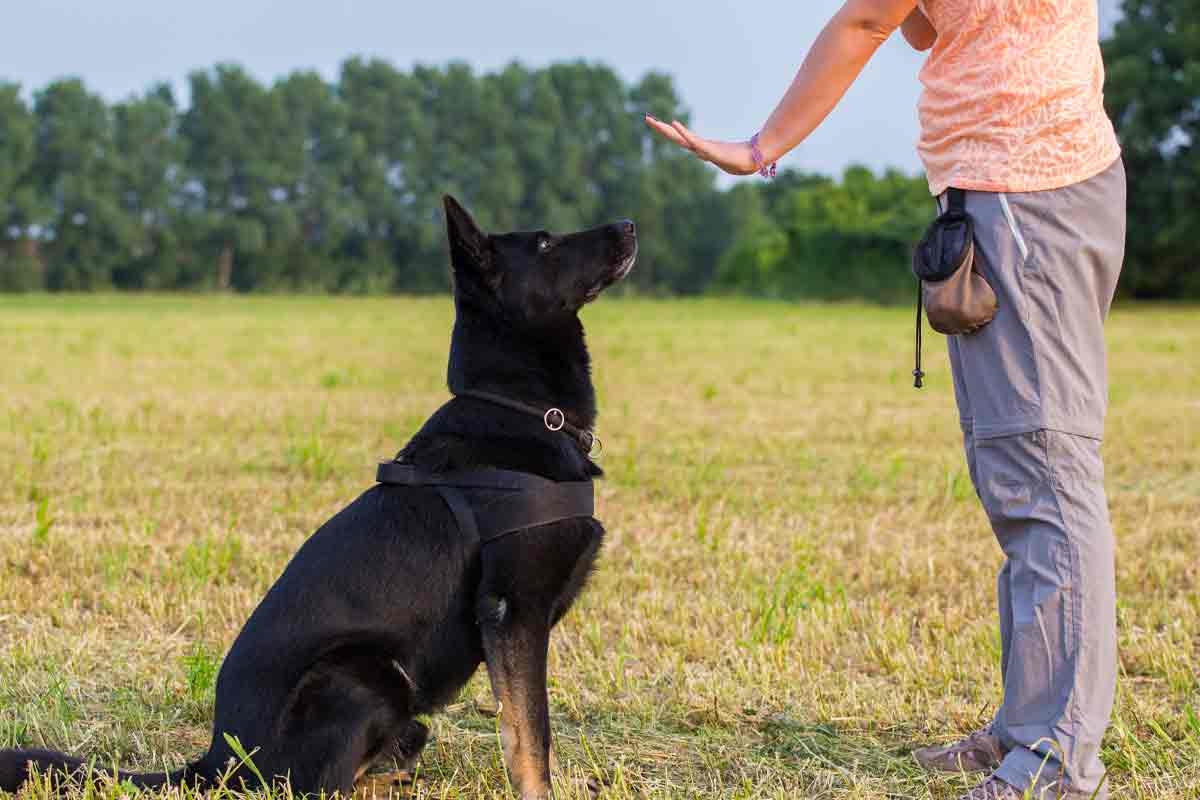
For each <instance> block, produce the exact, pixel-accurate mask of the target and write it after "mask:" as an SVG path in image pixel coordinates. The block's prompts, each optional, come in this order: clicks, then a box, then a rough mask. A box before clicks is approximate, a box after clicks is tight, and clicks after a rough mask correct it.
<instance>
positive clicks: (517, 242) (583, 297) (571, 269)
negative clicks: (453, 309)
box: [445, 195, 638, 330]
mask: <svg viewBox="0 0 1200 800" xmlns="http://www.w3.org/2000/svg"><path fill="white" fill-rule="evenodd" d="M445 207H446V232H447V235H448V236H449V239H450V261H451V265H452V267H453V270H454V293H455V297H456V298H457V299H459V300H460V301H462V300H468V301H470V302H473V303H476V304H480V305H484V306H486V307H489V308H490V309H494V310H496V311H499V312H500V313H501V314H502V315H503V316H504V318H505V319H507V320H508V322H509V324H511V325H514V326H517V327H521V328H526V329H533V330H536V329H541V328H545V327H553V326H554V325H555V324H556V323H559V322H561V321H563V320H564V319H567V318H573V317H574V316H575V315H576V314H577V313H578V311H579V309H581V308H582V307H583V306H584V305H586V304H587V303H589V302H591V301H592V300H595V299H596V298H597V297H598V296H599V295H600V293H601V292H602V291H604V290H605V289H607V288H608V287H609V286H611V285H612V284H614V283H616V282H617V281H619V280H621V279H622V278H624V277H625V276H626V275H628V274H629V271H630V270H631V269H633V263H634V261H635V260H636V259H637V250H638V245H637V232H636V230H635V228H634V225H633V223H632V222H630V221H628V220H625V221H622V222H618V223H615V224H613V225H604V226H601V227H599V228H592V229H591V230H587V231H581V232H579V233H569V234H564V235H556V234H551V233H547V232H545V231H535V232H531V233H504V234H494V235H488V234H486V233H484V232H483V231H481V230H480V229H479V226H477V225H476V224H475V221H474V220H473V219H471V215H470V214H468V213H467V211H466V209H464V208H463V207H462V206H461V205H460V204H459V203H458V201H456V200H455V199H454V198H453V197H450V196H448V195H447V196H446V198H445Z"/></svg>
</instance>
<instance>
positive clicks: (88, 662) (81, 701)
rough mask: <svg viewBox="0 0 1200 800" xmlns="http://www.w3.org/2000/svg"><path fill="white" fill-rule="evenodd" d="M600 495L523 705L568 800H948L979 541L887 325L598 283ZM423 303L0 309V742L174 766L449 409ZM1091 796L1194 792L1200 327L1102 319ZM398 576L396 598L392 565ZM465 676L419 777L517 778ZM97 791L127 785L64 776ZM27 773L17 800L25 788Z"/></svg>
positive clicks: (211, 302)
mask: <svg viewBox="0 0 1200 800" xmlns="http://www.w3.org/2000/svg"><path fill="white" fill-rule="evenodd" d="M585 316H586V323H587V325H588V327H589V331H590V341H591V344H592V351H593V356H594V360H595V371H596V379H597V385H598V388H599V393H600V407H601V424H600V436H601V438H602V439H603V442H604V452H603V454H602V456H601V458H600V460H601V463H602V465H603V466H604V468H605V469H606V471H607V478H606V479H605V480H604V481H603V482H602V484H601V485H600V489H599V500H598V504H599V507H600V512H599V516H600V518H601V519H602V520H603V521H604V522H605V523H606V525H607V527H608V530H609V537H608V540H607V545H606V550H605V553H604V556H603V558H602V562H601V566H600V569H599V571H598V572H597V574H596V575H595V578H594V580H593V582H592V584H591V587H590V589H589V591H588V593H587V594H586V595H585V597H584V599H583V600H582V601H581V602H580V603H579V604H578V605H577V606H576V607H575V609H574V610H573V611H572V613H571V615H570V616H569V617H568V618H567V619H566V620H565V621H564V623H563V624H562V625H561V626H560V627H559V628H558V629H557V631H556V634H555V638H554V641H553V644H552V648H551V650H552V652H551V686H550V695H551V703H552V709H553V726H554V730H555V734H556V736H557V746H558V749H559V754H560V757H561V760H562V764H563V767H564V770H563V771H564V773H565V774H566V778H567V779H568V780H565V781H563V785H562V790H563V796H565V797H586V796H587V792H586V790H585V789H582V788H579V787H580V786H581V784H582V783H583V781H584V780H585V779H589V778H590V779H592V780H593V782H594V783H596V784H599V785H602V786H603V787H604V788H603V789H602V796H603V797H612V798H633V797H638V798H643V797H645V798H667V797H671V798H676V797H680V798H683V797H696V798H711V797H731V798H810V797H811V798H817V797H820V798H883V797H890V798H901V797H903V798H952V797H955V796H956V793H957V792H960V791H962V790H963V788H964V787H965V786H966V785H967V783H966V780H965V778H963V777H950V778H938V779H930V778H929V777H927V776H925V775H923V774H921V773H920V772H918V770H917V769H916V768H915V765H914V764H913V762H912V761H911V758H910V755H909V752H910V750H911V749H912V747H913V746H914V745H916V744H920V743H924V742H927V741H929V740H945V739H948V738H950V737H952V736H953V735H955V734H959V733H962V732H965V731H968V730H971V729H973V728H974V727H976V726H978V725H979V724H980V723H981V722H982V721H983V720H985V719H986V718H987V717H988V715H989V713H990V711H991V710H992V709H993V708H994V707H995V704H996V702H997V700H998V697H999V687H998V682H999V677H998V668H997V660H998V650H999V643H998V631H997V627H996V621H995V612H994V609H993V605H994V600H993V595H994V580H995V578H994V576H995V572H996V569H997V568H998V566H999V564H1000V552H999V548H998V547H997V546H996V544H995V542H994V540H993V538H992V535H991V532H990V530H989V528H988V527H987V524H986V521H985V518H984V516H983V513H982V511H981V510H980V509H979V508H978V505H977V502H976V500H975V498H974V495H973V491H972V489H971V486H970V483H969V480H968V477H967V475H966V474H965V468H964V464H963V458H962V455H961V452H960V450H959V433H958V427H957V419H956V415H955V412H954V409H953V398H952V392H951V389H950V376H949V372H948V367H947V364H946V361H945V355H944V350H945V348H944V345H943V344H942V342H941V341H940V337H931V343H930V344H929V345H927V356H928V360H929V362H930V365H929V367H928V371H929V373H930V377H929V381H928V387H927V388H926V389H924V390H923V391H921V392H917V391H914V390H913V389H912V388H911V378H910V377H909V372H910V370H911V369H912V367H911V357H912V337H911V325H912V321H911V310H908V309H895V310H880V309H875V308H868V307H857V306H790V305H781V304H779V305H777V304H766V303H762V304H756V303H749V302H735V301H695V302H675V303H657V302H650V301H634V300H602V301H601V302H600V303H598V304H597V305H596V306H593V307H591V308H589V309H588V311H587V312H586V315H585ZM450 319H451V307H450V303H449V301H448V300H447V299H445V298H429V299H419V300H418V299H373V300H359V299H317V298H296V299H276V298H261V299H246V298H221V297H216V298H211V297H206V298H191V297H170V298H140V297H137V298H127V297H99V298H57V297H55V298H0V476H3V480H0V746H14V745H32V746H42V745H48V746H53V747H55V748H59V749H65V750H69V751H72V752H77V753H80V754H85V755H90V756H95V757H97V759H98V760H99V761H100V762H101V763H103V764H109V763H112V761H113V760H114V759H116V760H119V761H120V762H121V763H123V764H127V765H136V766H140V767H145V768H155V767H159V766H161V765H162V764H163V763H164V762H165V763H169V764H172V765H178V764H179V763H181V762H182V761H184V760H185V759H187V758H189V757H193V756H195V755H196V754H198V753H199V752H200V750H201V749H202V747H204V746H205V745H206V744H207V741H208V735H209V730H208V725H209V721H210V715H211V703H212V699H213V697H212V687H213V680H214V677H215V672H216V670H217V668H218V666H219V663H220V658H221V656H222V654H223V653H224V651H225V649H226V648H227V647H228V645H229V644H230V642H231V641H232V639H233V637H234V635H235V634H236V632H237V630H238V628H239V627H240V625H241V623H242V622H243V621H244V620H245V618H246V616H247V615H248V613H249V612H250V610H251V609H252V608H253V606H254V605H255V603H256V602H257V600H258V599H259V597H260V596H261V594H262V593H263V591H264V590H265V589H266V587H267V586H268V585H269V584H270V582H271V581H272V580H273V579H274V578H275V576H276V575H278V573H279V572H280V570H281V569H282V568H283V566H284V564H285V563H286V561H287V559H288V558H289V556H290V555H291V553H292V552H293V550H294V549H295V548H296V547H297V545H299V543H300V542H301V541H302V540H303V539H304V538H305V537H306V536H308V534H309V533H310V532H311V531H313V530H314V529H315V528H316V527H317V526H318V525H319V524H320V523H321V522H323V521H324V520H325V519H326V518H327V517H328V516H330V515H331V514H332V513H333V512H335V511H336V510H338V509H339V508H340V507H341V506H343V505H344V504H346V503H347V502H348V501H349V500H351V499H353V498H354V497H355V496H356V495H357V494H358V493H359V492H360V491H362V490H363V489H365V488H367V487H368V486H369V485H370V484H371V483H372V481H373V476H374V467H375V463H376V461H377V460H378V459H380V458H381V457H390V456H391V455H392V454H394V453H395V451H396V450H397V449H399V447H400V446H401V445H402V444H403V443H404V441H405V440H406V438H407V437H408V436H409V435H410V434H411V433H412V432H413V431H414V430H415V429H416V427H417V426H418V425H419V424H420V423H421V422H422V421H423V420H424V418H425V417H426V416H427V415H428V414H429V413H430V412H431V411H432V410H433V409H435V408H436V407H437V406H438V405H439V404H440V403H441V402H442V401H443V400H444V399H445V398H446V396H447V395H446V391H445V388H444V371H445V361H446V349H447V343H448V339H449V326H450ZM1108 333H1109V342H1110V349H1111V374H1112V384H1113V388H1112V409H1111V413H1110V416H1109V428H1108V439H1107V443H1106V446H1105V452H1106V458H1107V464H1108V474H1107V479H1108V487H1109V499H1110V503H1111V506H1112V511H1113V516H1114V522H1115V526H1116V529H1117V535H1118V541H1119V552H1118V580H1119V592H1120V597H1121V600H1120V609H1119V614H1120V636H1121V672H1120V676H1121V677H1120V689H1119V697H1118V700H1117V710H1116V715H1115V722H1114V725H1113V727H1112V729H1111V731H1110V734H1109V736H1108V738H1107V740H1106V744H1105V758H1106V761H1107V763H1108V764H1109V766H1110V780H1111V783H1112V786H1113V788H1114V790H1115V791H1114V794H1113V796H1114V798H1155V799H1161V800H1165V799H1166V798H1196V797H1198V796H1200V678H1198V676H1197V672H1198V669H1200V592H1198V590H1197V585H1198V579H1200V572H1198V570H1200V357H1198V356H1197V353H1198V352H1200V315H1198V314H1197V313H1196V310H1195V309H1189V308H1183V307H1180V308H1153V309H1151V308H1141V307H1129V306H1125V307H1118V309H1117V311H1116V312H1115V314H1114V316H1113V318H1112V320H1111V322H1110V325H1109V329H1108ZM413 590H414V591H419V587H413ZM491 707H492V701H491V699H490V693H489V692H488V690H487V682H486V679H485V678H484V676H483V674H482V672H481V673H480V674H479V675H477V676H476V678H475V680H473V681H472V683H471V684H469V686H468V687H467V689H466V690H465V691H464V693H463V695H462V696H461V697H460V699H459V700H458V701H457V702H455V703H454V704H453V705H452V706H451V707H450V708H449V709H447V711H446V712H445V713H443V714H441V715H439V716H437V717H436V718H435V719H434V721H433V732H434V736H435V739H434V740H433V742H432V743H431V745H430V747H429V749H428V750H427V751H426V754H425V757H424V759H423V763H422V766H421V769H420V774H419V781H418V783H417V784H416V788H415V790H414V794H415V795H416V796H419V797H451V798H501V797H507V796H509V793H508V789H507V784H506V781H505V776H504V771H503V766H502V763H501V759H500V753H499V747H498V743H497V741H496V735H495V732H496V720H495V719H494V718H493V717H492V716H490V714H489V711H490V709H491ZM93 790H94V794H93V796H95V795H96V794H98V795H100V796H115V795H117V794H120V793H121V790H120V788H119V787H107V788H105V787H100V788H99V789H96V788H95V787H93ZM30 794H32V795H38V794H40V791H32V792H30Z"/></svg>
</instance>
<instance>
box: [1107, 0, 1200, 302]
mask: <svg viewBox="0 0 1200 800" xmlns="http://www.w3.org/2000/svg"><path fill="white" fill-rule="evenodd" d="M1122 11H1123V14H1122V18H1121V19H1120V20H1119V21H1118V22H1117V24H1116V26H1115V28H1114V30H1113V34H1112V36H1111V37H1110V38H1109V39H1108V40H1107V41H1105V42H1104V44H1103V49H1104V58H1105V62H1106V65H1107V72H1108V79H1107V84H1106V89H1105V99H1106V101H1107V104H1108V108H1109V113H1110V115H1111V116H1112V118H1113V120H1114V122H1115V123H1116V127H1117V133H1118V134H1119V136H1120V139H1121V146H1122V149H1123V151H1124V158H1125V166H1126V170H1127V172H1128V178H1129V188H1130V191H1129V198H1128V209H1129V234H1128V246H1127V258H1126V267H1125V274H1124V276H1123V277H1122V289H1123V291H1126V292H1129V293H1131V294H1133V295H1135V296H1138V297H1181V296H1185V295H1186V296H1190V297H1200V258H1198V257H1197V255H1196V253H1197V248H1196V242H1197V241H1200V204H1198V200H1200V0H1124V3H1123V4H1122Z"/></svg>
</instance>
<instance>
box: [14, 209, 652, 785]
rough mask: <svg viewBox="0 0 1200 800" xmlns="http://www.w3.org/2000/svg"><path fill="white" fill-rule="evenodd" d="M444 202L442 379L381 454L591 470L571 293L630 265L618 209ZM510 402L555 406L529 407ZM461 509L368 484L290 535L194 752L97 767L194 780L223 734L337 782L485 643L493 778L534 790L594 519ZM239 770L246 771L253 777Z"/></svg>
mask: <svg viewBox="0 0 1200 800" xmlns="http://www.w3.org/2000/svg"><path fill="white" fill-rule="evenodd" d="M445 207H446V217H447V228H448V233H449V238H450V251H451V263H452V266H453V273H454V287H455V291H454V298H455V305H456V308H457V318H456V320H455V324H454V334H453V338H452V342H451V348H450V364H449V385H450V390H451V392H453V393H454V394H455V395H456V397H455V398H454V399H452V400H450V401H449V402H448V403H446V404H445V405H444V406H442V407H441V408H440V409H439V410H438V411H437V412H436V413H435V414H434V415H433V416H432V417H431V418H430V419H429V421H428V422H426V423H425V425H424V427H423V428H422V429H421V430H420V431H419V432H418V433H417V434H416V436H414V437H413V439H412V440H411V441H410V442H409V443H408V444H407V445H406V446H405V447H404V449H403V450H402V451H401V453H400V455H399V456H398V457H397V461H398V462H400V463H401V464H402V465H410V466H406V467H403V469H409V470H414V471H417V472H419V473H421V474H426V475H433V476H435V477H436V476H438V475H445V474H454V473H459V474H462V472H463V471H464V470H468V471H470V470H474V471H478V470H479V469H480V468H490V469H499V470H509V471H514V472H521V473H527V474H529V475H532V476H540V477H541V478H543V479H549V480H550V481H555V482H575V484H574V485H578V482H583V481H591V479H592V478H593V477H596V476H599V475H600V474H601V472H600V469H599V468H598V467H597V466H596V465H595V464H594V463H593V462H592V461H591V459H590V458H589V457H588V453H587V452H586V450H585V448H584V447H581V446H580V443H579V441H578V439H580V438H582V439H583V440H584V444H585V445H586V444H587V443H588V442H587V439H588V438H590V437H589V436H588V434H587V433H586V431H588V430H590V429H591V427H592V425H593V423H594V420H595V415H596V407H595V394H594V391H593V388H592V382H591V372H590V361H589V357H588V352H587V349H586V347H585V344H584V335H583V326H582V325H581V324H580V322H579V318H578V316H577V312H578V311H579V310H580V308H581V307H582V306H583V305H584V304H585V303H587V302H589V301H591V300H593V299H595V298H596V297H597V296H598V295H599V293H600V292H601V291H602V290H603V289H605V288H606V287H607V286H609V285H610V284H612V283H614V282H615V281H618V280H620V279H621V278H623V277H625V275H626V274H627V273H628V272H629V270H630V269H631V268H632V266H633V262H634V259H635V258H636V252H637V239H636V236H635V232H634V226H633V223H631V222H622V223H618V224H616V225H609V226H606V227H601V228H596V229H594V230H590V231H585V232H582V233H576V234H571V235H567V236H552V235H550V234H547V233H512V234H505V235H496V236H488V235H486V234H484V233H482V232H481V231H480V230H479V229H478V228H477V227H476V225H475V223H474V221H473V220H472V219H471V217H470V216H469V215H468V214H467V212H466V211H465V210H463V208H462V207H461V206H460V205H459V204H458V203H457V202H455V201H454V200H453V198H450V197H447V198H446V201H445ZM472 393H486V395H485V396H484V397H483V398H481V397H479V396H478V395H473V394H472ZM487 396H491V397H492V399H486V398H487ZM497 397H498V398H499V401H498V400H496V399H495V398H497ZM506 401H507V402H508V403H509V404H508V405H506V404H505V402H506ZM511 401H516V405H515V406H514V405H513V404H512V403H511ZM522 404H523V405H527V406H531V407H536V408H538V409H547V410H550V409H561V410H562V412H564V413H563V414H562V415H561V417H562V418H561V419H560V418H558V417H557V416H555V415H552V414H551V413H548V414H547V415H546V418H545V419H542V418H540V417H538V416H534V415H531V414H528V413H525V411H524V410H522V409H521V408H520V407H517V406H521V405H522ZM560 423H565V424H560ZM560 427H561V428H563V430H558V428H560ZM568 431H574V432H575V433H576V434H577V436H575V437H572V436H569V435H567V432H568ZM580 434H581V435H580ZM475 474H478V473H477V472H476V473H475ZM460 496H461V495H460ZM589 498H590V495H589ZM461 522H462V517H461V516H458V515H456V514H455V513H454V511H453V510H452V509H451V507H450V505H449V500H447V499H446V498H445V496H444V495H442V494H441V493H440V492H439V490H438V489H437V488H429V487H424V486H397V485H388V484H386V483H385V484H381V485H378V486H375V487H373V488H371V489H369V490H368V491H367V492H366V493H364V494H363V495H362V496H360V497H359V498H358V499H357V500H355V501H354V502H353V503H351V504H350V505H349V506H348V507H347V508H345V509H344V510H342V511H341V512H339V513H338V514H337V515H335V516H334V517H333V518H332V519H330V520H329V521H328V522H326V523H325V524H324V525H322V526H321V528H320V529H319V530H318V531H317V532H316V533H315V534H313V536H312V537H311V538H309V539H308V541H307V542H305V543H304V545H303V546H302V547H301V548H300V550H299V552H297V553H296V555H295V557H294V558H293V559H292V561H291V563H290V564H288V566H287V568H286V569H285V570H284V572H283V574H282V575H281V576H280V577H279V580H278V581H276V583H275V585H274V586H272V587H271V589H270V590H269V591H268V592H267V595H266V596H265V597H264V598H263V600H262V602H261V603H260V604H259V606H258V608H257V609H255V611H254V613H253V614H252V615H251V616H250V619H249V620H248V621H247V622H246V625H245V627H244V628H243V629H242V631H241V633H240V634H239V635H238V637H237V639H236V641H234V643H233V647H232V648H231V649H230V651H229V654H228V655H227V656H226V658H225V661H224V663H223V664H222V666H221V671H220V674H219V676H218V678H217V687H216V710H215V719H214V725H213V738H212V744H211V746H210V748H209V750H208V752H207V753H206V754H205V755H204V756H203V757H201V758H200V759H198V760H197V761H195V762H194V763H192V764H189V765H187V766H186V767H184V768H183V769H181V770H178V771H177V772H173V773H169V774H163V773H159V774H136V775H135V774H125V773H120V774H118V776H117V777H118V778H119V779H122V780H129V781H131V782H132V783H134V784H135V785H138V786H142V787H147V788H154V787H159V786H162V785H164V784H168V783H171V784H179V783H187V784H189V785H193V786H197V787H200V788H203V787H205V786H211V785H213V784H214V783H215V782H217V781H218V780H219V779H220V778H221V776H222V775H223V774H225V773H226V771H227V770H228V769H229V765H230V763H231V760H232V759H234V758H235V756H236V753H235V750H234V747H233V746H232V745H231V743H230V742H231V740H230V738H228V737H236V738H237V741H238V742H240V744H241V746H242V747H243V748H244V749H245V750H246V751H247V752H250V751H253V756H252V760H253V765H254V767H256V768H257V771H258V773H261V775H262V776H264V778H265V780H267V781H269V782H274V781H282V780H285V779H286V780H290V782H291V786H292V788H293V789H294V790H296V791H298V792H300V793H306V794H307V793H318V792H329V793H332V792H335V791H339V792H342V793H343V794H344V793H347V792H349V791H351V790H352V789H353V787H354V784H355V782H356V780H357V779H358V778H359V777H360V776H361V775H362V774H363V772H364V771H365V770H366V769H367V768H369V767H370V766H371V765H372V764H373V763H374V762H375V761H377V760H380V759H383V758H387V757H392V758H397V759H399V760H402V761H403V760H409V761H411V760H414V759H415V758H416V756H417V755H418V754H419V753H420V750H421V748H422V747H423V746H424V744H425V739H426V734H427V730H426V728H425V726H424V725H422V724H421V723H420V722H419V721H417V720H415V719H414V716H415V715H418V714H425V713H429V712H431V711H434V710H435V709H437V708H439V707H440V706H442V705H444V704H445V703H447V702H448V701H449V700H450V699H452V698H453V696H454V695H455V693H457V692H458V690H459V689H460V688H462V686H463V685H464V684H465V683H466V682H467V680H468V679H469V678H470V677H471V675H472V674H473V673H474V672H475V670H476V669H477V668H478V666H479V664H480V662H481V661H486V663H487V669H488V675H489V677H490V679H491V684H492V690H493V692H494V694H495V696H496V698H497V699H498V700H499V702H500V707H501V714H500V717H501V729H502V741H503V746H504V756H505V763H506V765H507V767H508V771H509V775H510V777H511V780H512V783H513V785H514V787H515V788H516V789H517V791H518V792H519V793H520V796H521V797H522V798H524V799H526V800H528V799H530V798H545V797H549V796H550V761H551V754H550V719H549V709H548V704H547V697H546V654H547V647H548V645H549V638H550V630H551V628H553V627H554V625H555V623H557V622H558V620H559V619H560V618H561V617H562V615H563V614H564V613H566V611H567V609H568V608H569V607H570V606H571V603H572V602H573V601H574V599H575V597H576V596H577V595H578V594H579V592H580V591H581V590H582V589H583V586H584V583H585V582H586V581H587V578H588V575H589V572H590V570H591V568H592V566H593V563H594V561H595V558H596V555H597V552H598V551H599V549H600V544H601V540H602V538H603V535H604V530H603V528H602V527H601V525H600V523H599V522H597V521H596V520H595V519H593V518H592V517H590V516H583V517H574V518H568V519H560V520H559V521H556V522H552V523H550V524H543V525H538V526H533V527H527V528H524V529H522V530H518V531H516V532H515V533H513V534H512V535H507V536H504V537H503V538H499V539H496V540H495V541H492V542H488V543H482V542H481V541H480V539H479V537H478V536H470V535H467V533H466V532H464V531H463V530H462V527H463V526H462V524H461ZM30 764H32V765H34V766H36V767H37V768H38V769H39V770H40V771H43V772H47V771H48V772H51V773H55V774H58V775H59V776H63V775H70V774H74V775H76V776H78V775H81V774H82V772H83V770H84V769H85V766H84V763H83V762H82V761H81V760H80V759H77V758H72V757H70V756H66V755H62V754H60V753H54V752H48V751H41V750H7V751H0V789H3V790H6V791H16V789H17V788H18V787H19V786H20V785H21V784H22V783H23V782H24V781H25V780H26V778H27V775H28V770H29V765H30ZM250 772H253V771H252V770H251V771H250ZM246 773H247V769H242V770H240V771H239V772H238V773H237V776H238V777H239V778H241V779H242V780H243V781H244V782H245V785H246V787H247V788H255V787H257V786H259V785H260V782H259V781H258V779H257V778H256V777H255V775H254V774H246Z"/></svg>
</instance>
